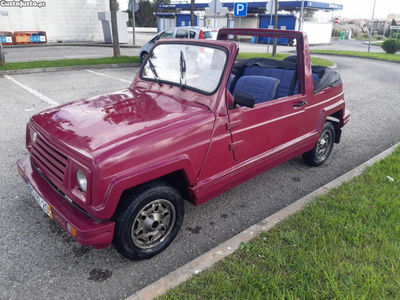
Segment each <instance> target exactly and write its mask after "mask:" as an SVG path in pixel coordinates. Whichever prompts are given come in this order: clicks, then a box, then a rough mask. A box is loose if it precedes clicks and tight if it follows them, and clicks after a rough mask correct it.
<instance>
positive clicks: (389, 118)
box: [0, 57, 400, 299]
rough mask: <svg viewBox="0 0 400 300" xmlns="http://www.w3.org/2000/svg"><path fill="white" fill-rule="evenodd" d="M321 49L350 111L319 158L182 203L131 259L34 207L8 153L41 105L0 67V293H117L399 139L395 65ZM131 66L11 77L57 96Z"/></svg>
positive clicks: (99, 85) (21, 151)
mask: <svg viewBox="0 0 400 300" xmlns="http://www.w3.org/2000/svg"><path fill="white" fill-rule="evenodd" d="M329 59H332V60H334V61H335V62H336V63H337V65H338V69H337V70H338V71H339V72H340V73H341V75H342V78H343V82H344V90H345V95H346V101H347V108H349V109H350V110H351V112H352V116H351V119H350V122H349V124H348V125H347V126H346V127H345V129H344V131H343V135H342V142H341V143H340V144H339V145H336V146H335V147H334V149H333V152H332V155H331V157H330V158H329V160H328V161H327V163H326V164H324V165H323V166H321V167H318V168H310V167H308V166H306V165H305V164H304V163H303V161H302V159H301V158H300V157H298V158H295V159H293V160H291V161H289V162H287V163H285V164H283V165H281V166H279V167H277V168H275V169H272V170H270V171H268V172H266V173H264V174H262V175H260V176H258V177H256V178H254V179H252V180H250V181H248V182H246V183H244V184H242V185H240V186H238V187H236V188H234V189H232V190H231V191H229V192H227V193H225V194H223V195H221V196H219V197H217V198H215V199H213V200H211V201H209V202H207V203H205V204H204V205H201V206H198V207H194V206H192V205H190V204H187V205H186V207H185V209H186V215H185V221H184V225H183V227H182V230H181V232H180V233H179V235H178V237H177V239H176V240H175V241H174V242H173V244H172V245H171V246H170V247H169V248H168V249H167V250H166V251H164V252H163V253H161V254H160V255H158V256H156V257H154V258H153V259H151V260H147V261H139V262H134V261H129V260H127V259H125V258H123V257H122V256H120V255H119V254H118V253H117V252H116V250H114V248H113V247H112V246H110V247H108V248H107V249H103V250H95V249H91V248H87V247H82V246H80V245H79V244H78V243H76V242H75V241H74V240H73V239H72V238H71V237H70V236H69V235H68V234H67V233H66V232H64V231H62V230H61V229H60V228H59V227H58V225H56V224H55V223H54V222H53V221H52V220H50V219H49V218H48V217H47V216H46V215H45V213H44V212H43V211H42V210H41V209H40V208H39V207H38V205H37V204H36V202H35V201H34V199H33V197H32V196H31V195H30V194H29V192H28V189H27V186H26V185H25V183H24V182H23V180H22V179H21V178H20V176H19V175H18V172H17V168H16V160H17V159H18V158H20V157H23V156H24V155H26V154H27V151H26V150H25V126H26V123H27V122H28V120H29V118H30V117H31V116H32V115H33V114H35V113H37V112H39V111H41V110H43V109H45V108H46V107H48V105H47V104H46V103H45V102H43V101H42V100H40V99H39V98H38V97H36V96H34V95H33V94H32V93H30V92H28V91H26V90H25V89H23V88H21V86H19V85H17V84H16V83H15V82H12V81H11V80H10V79H7V78H4V77H0V95H1V101H0V126H1V129H2V130H1V131H0V141H1V143H0V166H1V170H2V172H0V205H1V210H0V228H1V233H0V249H1V250H2V251H1V254H0V265H1V268H0V286H1V289H0V299H123V298H125V297H126V296H129V295H131V294H132V293H134V292H135V291H138V290H139V289H141V288H143V287H145V286H146V285H148V284H150V283H152V282H154V281H156V280H157V279H159V278H160V277H162V276H164V275H166V274H168V273H169V272H170V271H173V270H175V269H176V268H178V267H180V266H182V265H184V264H185V263H187V262H189V261H190V260H192V259H194V258H195V257H198V256H199V255H200V254H202V253H204V252H206V251H208V250H209V249H211V248H213V247H214V246H216V245H218V244H220V243H221V242H224V241H226V240H227V239H229V238H230V237H232V236H233V235H235V234H237V233H239V232H240V231H242V230H244V229H246V228H247V227H249V226H250V225H252V224H255V223H257V222H259V221H260V220H262V219H264V218H265V217H267V216H269V215H271V214H273V213H274V212H276V211H278V210H280V209H281V208H283V207H285V206H287V205H288V204H290V203H292V202H294V201H296V200H298V199H299V198H301V197H303V196H304V195H306V194H308V193H310V192H312V191H314V190H315V189H317V188H319V187H321V186H322V185H324V184H326V183H327V182H329V181H331V180H333V179H335V178H337V177H338V176H340V175H342V174H344V173H345V172H347V171H349V170H351V169H352V168H354V167H356V166H358V165H359V164H361V163H362V162H365V161H367V160H368V159H369V158H371V157H373V156H375V155H376V154H378V153H380V152H381V151H383V150H385V149H387V148H388V147H390V146H392V145H394V144H395V143H396V142H399V141H400V131H399V128H400V108H399V95H400V86H399V84H398V82H399V81H400V68H399V65H398V64H392V63H386V62H378V61H369V60H364V59H356V58H341V57H330V58H329ZM136 71H137V70H136V69H135V70H131V69H117V70H115V69H113V70H96V72H100V73H102V74H105V75H108V76H110V77H104V76H100V75H98V74H95V73H89V72H87V71H77V72H75V71H73V72H72V71H71V72H60V73H40V74H34V75H15V76H11V78H13V79H14V80H16V81H18V82H19V83H20V84H23V85H24V86H27V87H29V88H31V89H34V90H35V91H37V92H39V93H41V94H42V95H45V96H46V97H48V98H51V99H52V100H54V101H56V102H58V103H60V104H62V103H66V102H69V101H72V100H74V99H78V98H82V97H88V96H92V95H95V94H101V93H105V92H111V91H115V90H118V89H122V88H125V87H127V86H128V83H127V82H126V81H131V80H132V79H133V77H134V75H135V72H136ZM116 78H117V79H116ZM121 80H122V81H121ZM385 175H386V174H383V176H385Z"/></svg>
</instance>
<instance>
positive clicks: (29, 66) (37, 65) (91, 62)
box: [0, 56, 140, 71]
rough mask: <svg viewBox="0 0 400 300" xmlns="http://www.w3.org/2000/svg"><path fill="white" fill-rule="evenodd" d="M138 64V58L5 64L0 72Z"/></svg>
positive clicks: (103, 58) (125, 57) (124, 57)
mask: <svg viewBox="0 0 400 300" xmlns="http://www.w3.org/2000/svg"><path fill="white" fill-rule="evenodd" d="M138 62H140V59H139V57H138V56H121V57H102V58H86V59H60V60H42V61H29V62H13V63H6V65H5V66H0V71H8V70H21V69H36V68H56V67H73V66H93V65H109V64H124V63H138Z"/></svg>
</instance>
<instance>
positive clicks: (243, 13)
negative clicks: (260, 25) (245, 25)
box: [233, 2, 247, 17]
mask: <svg viewBox="0 0 400 300" xmlns="http://www.w3.org/2000/svg"><path fill="white" fill-rule="evenodd" d="M233 16H235V17H247V2H235V3H234V7H233Z"/></svg>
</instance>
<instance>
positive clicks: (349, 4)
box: [119, 0, 400, 18]
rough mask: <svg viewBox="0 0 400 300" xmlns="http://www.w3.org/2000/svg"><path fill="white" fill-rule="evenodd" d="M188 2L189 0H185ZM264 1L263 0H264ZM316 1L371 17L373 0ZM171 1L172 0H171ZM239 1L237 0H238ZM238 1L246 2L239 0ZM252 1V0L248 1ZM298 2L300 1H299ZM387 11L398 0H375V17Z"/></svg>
mask: <svg viewBox="0 0 400 300" xmlns="http://www.w3.org/2000/svg"><path fill="white" fill-rule="evenodd" d="M187 1H188V3H190V0H187ZM195 1H196V2H197V3H204V2H211V0H210V1H207V0H195ZM264 1H265V0H264ZM317 1H318V2H326V3H336V4H343V11H341V12H338V13H337V14H335V15H341V16H344V17H348V18H371V17H372V9H373V6H374V0H336V1H334V0H332V1H327V0H317ZM171 2H174V0H172V1H171ZM221 2H235V0H222V1H221ZM238 2H239V1H238ZM240 2H246V1H245V0H240ZM248 2H253V1H248ZM299 2H300V1H299ZM119 3H120V6H121V9H122V10H125V9H127V8H128V0H119ZM388 13H397V14H400V0H376V7H375V18H386V17H387V15H388Z"/></svg>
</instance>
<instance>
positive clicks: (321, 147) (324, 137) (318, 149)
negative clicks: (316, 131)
mask: <svg viewBox="0 0 400 300" xmlns="http://www.w3.org/2000/svg"><path fill="white" fill-rule="evenodd" d="M334 142H335V127H334V126H333V124H332V123H331V122H326V123H325V125H324V128H323V129H322V133H321V135H320V137H319V140H318V142H317V143H316V144H315V146H314V148H313V149H312V150H310V151H308V152H306V153H304V154H303V160H304V161H305V163H306V164H308V165H310V166H312V167H317V166H320V165H322V164H323V163H324V162H325V161H326V160H327V159H328V157H329V155H330V154H331V152H332V148H333V144H334Z"/></svg>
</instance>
